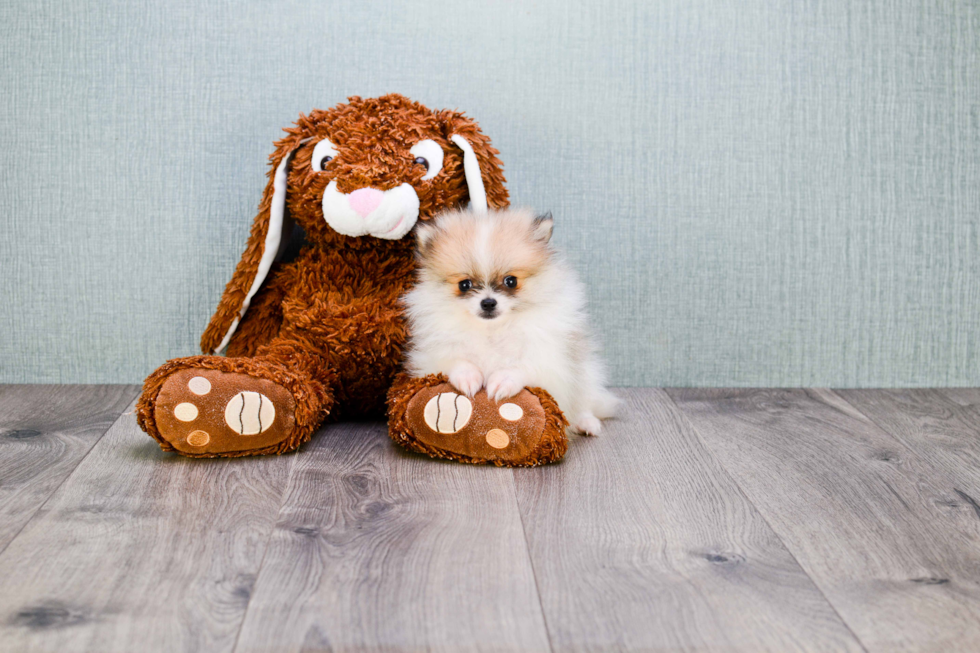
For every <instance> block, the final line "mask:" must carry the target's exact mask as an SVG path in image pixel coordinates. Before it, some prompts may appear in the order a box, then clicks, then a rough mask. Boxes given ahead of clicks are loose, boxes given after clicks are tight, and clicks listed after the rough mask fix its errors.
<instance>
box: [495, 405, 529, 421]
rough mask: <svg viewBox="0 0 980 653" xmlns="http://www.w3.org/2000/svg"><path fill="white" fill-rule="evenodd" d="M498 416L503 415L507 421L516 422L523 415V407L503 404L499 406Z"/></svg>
mask: <svg viewBox="0 0 980 653" xmlns="http://www.w3.org/2000/svg"><path fill="white" fill-rule="evenodd" d="M498 412H499V413H500V416H501V417H503V418H504V419H505V420H507V421H508V422H516V421H517V420H519V419H520V418H522V417H524V409H523V408H521V407H520V406H518V405H517V404H504V405H502V406H501V407H500V409H499V411H498Z"/></svg>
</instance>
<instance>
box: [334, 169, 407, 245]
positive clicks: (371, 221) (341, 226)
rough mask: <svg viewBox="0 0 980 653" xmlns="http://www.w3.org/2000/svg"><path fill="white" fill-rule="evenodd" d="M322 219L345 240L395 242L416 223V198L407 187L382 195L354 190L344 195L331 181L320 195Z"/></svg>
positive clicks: (387, 191) (377, 192) (369, 189)
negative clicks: (372, 238) (371, 238)
mask: <svg viewBox="0 0 980 653" xmlns="http://www.w3.org/2000/svg"><path fill="white" fill-rule="evenodd" d="M323 218H324V220H326V223H327V224H328V225H329V226H330V228H331V229H333V230H334V231H336V232H337V233H340V234H343V235H345V236H352V237H358V236H373V237H375V238H384V239H386V240H399V239H400V238H402V237H403V236H405V234H407V233H408V232H409V231H411V230H412V227H414V226H415V223H416V222H417V221H418V219H419V196H418V194H417V193H416V192H415V189H414V188H412V186H411V184H402V185H400V186H396V187H395V188H390V189H388V190H386V191H379V190H376V189H372V188H362V189H358V190H356V191H354V192H352V193H349V194H345V193H341V192H340V191H339V190H337V182H336V181H331V182H330V184H329V185H328V186H327V187H326V189H325V190H324V191H323Z"/></svg>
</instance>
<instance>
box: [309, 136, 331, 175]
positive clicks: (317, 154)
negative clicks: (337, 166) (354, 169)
mask: <svg viewBox="0 0 980 653" xmlns="http://www.w3.org/2000/svg"><path fill="white" fill-rule="evenodd" d="M335 156H337V148H335V147H334V146H333V143H331V142H330V141H328V140H327V139H325V138H324V139H323V140H322V141H320V142H319V143H317V144H316V147H314V148H313V156H312V157H311V159H312V163H311V165H312V166H313V170H314V171H316V172H323V168H324V166H326V165H327V164H328V163H330V162H331V161H333V158H334V157H335Z"/></svg>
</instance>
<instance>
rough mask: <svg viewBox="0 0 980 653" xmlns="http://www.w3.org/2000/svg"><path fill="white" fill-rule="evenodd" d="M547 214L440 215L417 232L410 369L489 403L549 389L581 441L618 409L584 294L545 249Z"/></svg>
mask: <svg viewBox="0 0 980 653" xmlns="http://www.w3.org/2000/svg"><path fill="white" fill-rule="evenodd" d="M553 227H554V220H553V219H552V217H551V214H550V213H548V214H547V215H544V216H538V217H536V216H535V215H534V214H533V213H531V212H530V211H527V210H506V211H491V212H490V213H488V214H487V213H474V212H469V211H455V212H449V213H443V214H442V215H440V216H438V217H437V218H436V219H435V220H433V221H432V222H431V223H427V224H420V225H419V226H418V227H417V231H416V237H417V240H418V260H419V270H418V283H417V284H416V286H415V288H414V289H413V290H411V291H410V292H409V293H407V294H406V295H405V297H404V298H403V302H404V303H405V305H406V308H407V311H406V314H407V316H408V320H409V325H410V333H411V342H410V343H409V349H408V355H407V363H406V365H407V368H408V370H409V371H410V372H411V373H412V374H414V375H417V376H424V375H427V374H439V373H441V374H445V375H447V376H448V377H449V382H450V383H451V384H452V385H453V386H454V387H455V388H456V389H457V390H458V391H460V392H462V393H463V394H466V395H468V396H470V397H472V396H473V395H474V394H476V393H477V392H479V391H480V389H481V388H484V387H485V388H486V391H487V395H488V396H489V397H490V398H492V399H493V400H494V401H498V402H499V401H501V400H502V399H506V398H507V397H512V396H514V395H515V394H517V393H518V392H520V391H521V389H523V388H525V387H535V386H537V387H540V388H544V389H545V390H547V391H548V392H549V393H550V394H551V396H552V397H554V399H555V401H557V402H558V406H559V408H561V410H562V412H563V413H564V414H565V416H566V417H567V418H568V420H569V422H570V424H571V428H572V430H574V431H577V432H579V433H586V434H589V435H598V434H599V432H600V431H601V430H602V424H601V422H600V420H601V419H605V418H607V417H611V416H612V415H613V413H614V411H615V409H616V405H617V404H618V403H619V400H618V399H616V397H615V396H613V394H612V393H611V392H609V391H608V390H607V389H606V387H605V383H606V372H605V368H604V366H603V364H602V362H601V361H600V359H599V357H598V355H597V348H596V346H595V344H594V342H593V340H592V338H591V336H590V334H589V330H588V321H587V316H586V313H585V291H584V288H583V287H582V284H581V283H579V281H578V278H577V277H576V276H575V273H574V272H573V271H572V269H571V268H570V267H569V266H568V265H566V264H565V262H564V261H563V260H562V259H561V258H560V257H559V256H558V254H557V253H556V252H555V251H554V249H553V248H552V247H551V245H550V244H549V243H550V241H551V234H552V230H553Z"/></svg>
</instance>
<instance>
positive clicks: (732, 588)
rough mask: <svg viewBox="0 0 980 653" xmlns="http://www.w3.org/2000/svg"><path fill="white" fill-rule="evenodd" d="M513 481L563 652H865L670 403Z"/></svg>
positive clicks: (646, 407) (644, 403) (646, 403)
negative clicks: (515, 483)
mask: <svg viewBox="0 0 980 653" xmlns="http://www.w3.org/2000/svg"><path fill="white" fill-rule="evenodd" d="M621 392H622V394H623V395H624V396H625V398H626V406H625V407H624V409H623V410H622V417H621V418H620V419H619V420H617V421H613V422H610V423H609V424H608V427H607V431H606V432H605V433H604V435H602V436H600V437H598V438H577V439H576V440H575V441H574V442H572V444H571V446H570V448H569V453H568V454H567V456H566V459H565V461H564V462H563V463H561V464H560V465H553V466H549V467H546V468H541V469H530V470H517V472H516V480H517V490H518V497H519V501H520V506H521V511H522V514H523V518H524V525H525V529H526V531H527V541H528V546H529V548H530V551H531V558H532V562H533V565H534V570H535V574H536V577H537V582H538V587H539V590H540V592H541V600H542V605H543V607H544V611H545V618H546V621H547V624H548V630H549V634H550V636H551V641H552V643H553V644H554V648H555V650H560V651H606V650H700V651H719V650H725V651H828V650H834V651H854V650H861V647H860V645H859V644H858V642H857V640H856V639H855V638H854V636H853V634H851V633H850V631H849V630H848V629H847V627H846V626H845V625H844V624H843V622H842V621H841V619H840V618H839V617H838V616H837V614H836V613H835V612H834V610H833V608H832V607H831V605H830V604H829V603H828V602H827V600H826V599H825V598H824V596H823V595H822V594H821V593H820V591H819V589H817V587H816V586H815V585H814V584H813V582H812V581H811V580H810V578H809V577H808V576H807V575H806V573H804V571H803V570H802V569H801V568H800V566H799V565H798V564H797V562H796V561H795V560H794V559H793V556H792V555H791V554H790V553H789V552H788V551H787V550H786V548H785V546H784V545H783V543H782V542H781V541H780V540H779V538H778V537H777V536H776V535H775V534H774V533H773V531H772V529H771V528H770V527H769V526H768V524H766V522H765V520H764V519H763V518H762V517H761V515H760V514H759V513H758V512H757V511H756V510H755V508H754V507H753V506H752V505H751V503H750V502H749V501H748V500H747V499H746V498H745V496H744V495H743V494H742V493H741V491H740V490H739V488H738V487H737V486H736V484H735V483H734V482H733V480H732V479H731V477H730V476H729V475H728V474H727V473H726V472H725V470H724V469H722V467H721V466H720V465H719V464H718V462H717V461H716V460H715V459H714V458H713V457H712V455H711V454H710V453H709V452H708V451H707V449H706V448H705V446H704V445H703V443H702V442H701V441H700V439H699V437H698V435H697V433H695V432H694V430H693V429H692V428H691V426H690V424H689V423H688V422H687V420H686V419H685V418H684V417H683V415H681V414H680V413H679V411H678V410H677V409H676V407H675V406H674V405H673V403H672V402H671V400H670V399H669V398H668V397H667V395H666V394H665V393H664V392H663V391H662V390H653V389H634V390H624V391H621Z"/></svg>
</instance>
